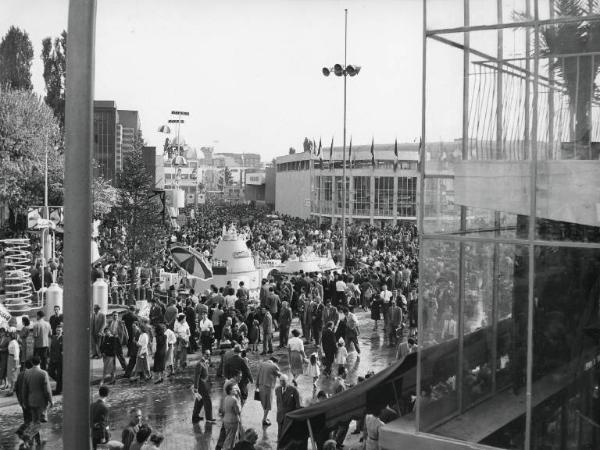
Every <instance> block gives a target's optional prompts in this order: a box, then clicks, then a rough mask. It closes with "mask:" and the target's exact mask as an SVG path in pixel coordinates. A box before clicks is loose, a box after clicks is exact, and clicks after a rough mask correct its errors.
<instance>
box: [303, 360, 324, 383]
mask: <svg viewBox="0 0 600 450" xmlns="http://www.w3.org/2000/svg"><path fill="white" fill-rule="evenodd" d="M306 375H308V376H309V377H311V378H313V379H314V378H319V377H320V376H321V368H320V367H319V361H317V362H316V363H315V364H310V363H309V364H308V367H307V368H306Z"/></svg>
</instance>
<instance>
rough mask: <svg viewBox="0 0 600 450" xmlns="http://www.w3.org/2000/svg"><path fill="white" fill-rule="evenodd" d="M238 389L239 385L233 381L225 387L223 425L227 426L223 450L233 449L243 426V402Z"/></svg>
mask: <svg viewBox="0 0 600 450" xmlns="http://www.w3.org/2000/svg"><path fill="white" fill-rule="evenodd" d="M237 390H238V387H237V385H235V384H233V383H231V384H228V385H227V387H226V388H225V394H226V395H227V397H225V401H224V402H223V427H224V428H225V442H224V443H223V450H232V449H233V446H234V445H235V443H236V440H237V436H238V434H239V432H240V429H241V426H242V404H241V402H240V398H239V396H238V395H237V394H238V392H236V391H237Z"/></svg>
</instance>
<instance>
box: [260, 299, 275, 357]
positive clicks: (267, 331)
mask: <svg viewBox="0 0 600 450" xmlns="http://www.w3.org/2000/svg"><path fill="white" fill-rule="evenodd" d="M262 313H263V320H262V331H263V336H262V339H263V351H262V353H261V355H266V354H267V353H273V316H272V315H271V312H270V311H269V310H268V309H266V308H263V309H262ZM267 349H268V352H267Z"/></svg>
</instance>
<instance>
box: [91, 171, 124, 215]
mask: <svg viewBox="0 0 600 450" xmlns="http://www.w3.org/2000/svg"><path fill="white" fill-rule="evenodd" d="M97 165H98V163H97V162H96V161H95V160H94V166H95V167H96V166H97ZM92 194H93V199H94V217H95V218H98V219H101V218H103V217H104V216H106V215H107V214H109V213H110V212H111V211H112V209H113V207H114V206H115V205H116V203H117V195H118V190H117V188H115V187H114V186H113V185H112V184H111V183H110V181H108V180H106V179H105V178H104V177H102V176H98V177H94V181H93V184H92Z"/></svg>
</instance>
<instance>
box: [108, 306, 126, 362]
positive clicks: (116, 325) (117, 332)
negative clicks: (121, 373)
mask: <svg viewBox="0 0 600 450" xmlns="http://www.w3.org/2000/svg"><path fill="white" fill-rule="evenodd" d="M108 328H109V329H110V334H112V335H113V336H116V337H117V338H118V340H119V344H120V345H119V346H118V347H117V354H116V357H117V359H118V360H119V363H120V364H121V368H122V369H123V370H127V362H126V361H125V357H124V356H123V346H124V345H127V344H128V343H129V333H128V332H127V327H126V326H125V323H124V322H123V321H122V320H119V313H118V312H117V311H113V313H112V315H111V319H110V321H109V322H108Z"/></svg>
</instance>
